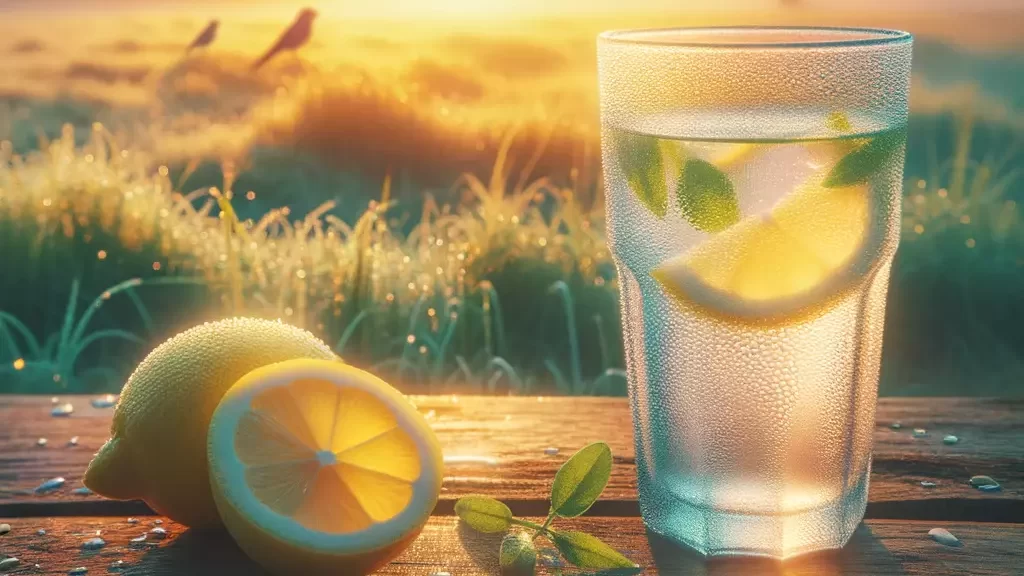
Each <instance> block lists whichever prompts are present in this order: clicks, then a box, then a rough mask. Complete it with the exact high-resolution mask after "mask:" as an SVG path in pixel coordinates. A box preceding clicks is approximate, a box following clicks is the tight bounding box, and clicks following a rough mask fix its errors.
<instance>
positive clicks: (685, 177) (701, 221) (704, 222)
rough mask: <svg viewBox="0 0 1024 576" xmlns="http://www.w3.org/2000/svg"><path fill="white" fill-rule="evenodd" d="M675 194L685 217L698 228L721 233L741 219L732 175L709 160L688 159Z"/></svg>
mask: <svg viewBox="0 0 1024 576" xmlns="http://www.w3.org/2000/svg"><path fill="white" fill-rule="evenodd" d="M676 193H677V195H678V197H679V208H680V209H682V211H683V218H686V220H687V221H688V222H689V223H690V224H691V225H693V227H694V228H696V229H697V230H701V231H704V232H719V231H721V230H725V229H726V228H728V227H729V226H732V225H733V224H735V223H737V222H739V220H740V205H739V202H738V201H737V200H736V192H735V190H734V189H733V186H732V182H730V181H729V176H727V175H726V174H725V172H722V171H721V170H719V169H718V167H716V166H715V165H714V164H712V163H710V162H707V161H705V160H699V159H697V158H691V159H690V160H687V161H686V165H685V166H684V167H683V172H682V174H680V175H679V185H678V189H677V191H676Z"/></svg>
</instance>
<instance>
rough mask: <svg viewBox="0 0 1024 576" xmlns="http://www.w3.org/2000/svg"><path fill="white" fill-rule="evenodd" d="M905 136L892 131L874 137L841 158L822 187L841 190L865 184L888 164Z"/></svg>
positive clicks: (900, 132)
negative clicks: (845, 187) (844, 187)
mask: <svg viewBox="0 0 1024 576" xmlns="http://www.w3.org/2000/svg"><path fill="white" fill-rule="evenodd" d="M906 135H907V133H906V131H905V130H893V131H892V132H886V133H885V134H879V135H878V136H875V137H874V138H872V139H871V140H869V141H868V142H867V143H866V144H864V145H863V146H861V147H860V148H857V149H855V150H854V151H852V152H850V153H849V154H847V155H846V156H843V157H842V159H840V160H839V162H837V163H836V165H835V166H834V167H833V168H832V171H831V172H829V173H828V176H826V177H825V181H824V182H823V183H822V185H823V186H825V187H826V188H842V187H843V186H852V185H853V184H860V183H863V182H867V181H868V178H870V177H871V176H872V175H873V174H875V173H876V172H878V171H879V170H881V169H882V168H883V167H884V166H885V165H886V164H888V163H889V160H890V159H892V157H893V155H894V154H895V153H896V151H897V150H899V149H900V148H901V147H902V146H903V142H904V140H905V139H906Z"/></svg>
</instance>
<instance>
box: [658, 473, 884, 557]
mask: <svg viewBox="0 0 1024 576" xmlns="http://www.w3.org/2000/svg"><path fill="white" fill-rule="evenodd" d="M869 475H870V467H868V470H866V471H865V472H863V473H862V474H861V476H860V478H859V479H858V480H857V482H856V484H854V486H853V488H852V489H850V490H847V491H846V492H845V493H844V494H843V495H842V496H841V497H840V498H837V499H836V500H833V501H831V502H828V503H826V504H825V505H824V506H819V507H816V508H813V509H809V510H801V511H798V512H792V513H781V514H772V515H762V514H745V513H739V512H734V511H727V510H716V509H714V508H709V507H707V506H702V505H695V504H693V503H691V502H688V501H686V500H684V499H680V498H678V497H677V496H675V495H674V494H672V493H670V492H669V491H667V490H663V489H654V490H652V489H651V488H656V485H653V486H652V485H650V484H649V482H648V481H645V479H643V478H642V477H641V479H640V482H639V483H640V508H641V511H642V513H643V518H644V523H645V524H646V525H647V527H648V528H650V529H651V530H652V531H654V532H656V533H658V534H660V535H661V536H664V537H665V538H667V539H669V540H672V541H674V542H677V543H679V544H683V545H685V546H687V547H689V548H693V549H694V550H696V551H697V552H699V553H701V554H703V555H705V556H761V557H767V558H777V559H785V558H789V557H792V556H798V555H800V554H807V553H809V552H816V551H820V550H832V549H838V548H842V547H843V546H844V545H846V543H847V542H848V541H849V540H850V537H851V536H853V532H854V530H856V529H857V525H858V524H860V521H861V519H862V518H863V517H864V510H865V507H866V506H867V494H868V476H869Z"/></svg>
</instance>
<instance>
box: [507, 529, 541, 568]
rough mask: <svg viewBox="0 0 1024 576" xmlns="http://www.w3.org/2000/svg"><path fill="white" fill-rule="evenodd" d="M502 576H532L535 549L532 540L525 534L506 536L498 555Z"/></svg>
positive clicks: (535, 561)
mask: <svg viewBox="0 0 1024 576" xmlns="http://www.w3.org/2000/svg"><path fill="white" fill-rule="evenodd" d="M498 561H499V563H500V564H501V573H502V574H503V575H504V576H533V573H534V571H535V570H536V567H537V549H536V548H535V547H534V545H533V538H531V537H530V535H529V534H526V533H525V532H516V533H515V534H506V535H505V538H503V539H502V541H501V553H500V554H499V555H498Z"/></svg>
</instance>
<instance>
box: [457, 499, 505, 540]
mask: <svg viewBox="0 0 1024 576" xmlns="http://www.w3.org/2000/svg"><path fill="white" fill-rule="evenodd" d="M455 513H456V514H458V516H459V518H461V519H462V521H463V522H465V523H466V524H469V526H470V528H472V529H474V530H476V531H478V532H485V533H488V534H490V533H494V532H504V531H505V530H508V527H509V524H511V522H512V511H511V510H509V509H508V506H505V505H504V504H503V503H501V502H499V501H497V500H495V499H494V498H488V497H487V496H466V497H464V498H459V501H458V502H456V503H455Z"/></svg>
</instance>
